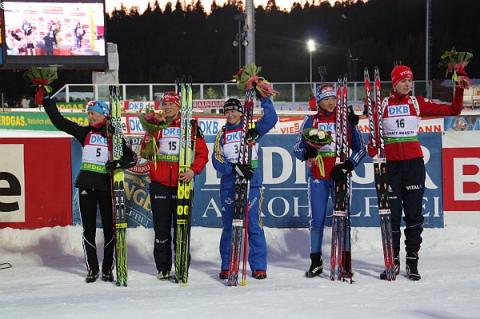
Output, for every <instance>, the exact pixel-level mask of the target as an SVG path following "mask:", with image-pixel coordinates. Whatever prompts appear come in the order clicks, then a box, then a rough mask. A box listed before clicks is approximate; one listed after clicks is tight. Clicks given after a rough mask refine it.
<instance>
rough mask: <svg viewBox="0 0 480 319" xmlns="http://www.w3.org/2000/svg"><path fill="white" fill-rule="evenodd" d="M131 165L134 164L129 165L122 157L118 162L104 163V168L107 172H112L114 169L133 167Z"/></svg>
mask: <svg viewBox="0 0 480 319" xmlns="http://www.w3.org/2000/svg"><path fill="white" fill-rule="evenodd" d="M132 164H134V163H131V162H130V161H128V160H127V158H125V157H122V158H120V159H118V160H111V161H107V162H106V163H105V168H106V169H107V171H110V172H113V171H114V170H116V169H120V168H129V167H132V166H134V165H132Z"/></svg>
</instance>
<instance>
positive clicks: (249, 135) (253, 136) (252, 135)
mask: <svg viewBox="0 0 480 319" xmlns="http://www.w3.org/2000/svg"><path fill="white" fill-rule="evenodd" d="M258 135H259V134H258V132H257V130H256V129H255V128H251V129H249V130H248V132H247V135H245V142H247V143H248V142H249V141H250V140H254V141H255V140H256V138H257V137H258Z"/></svg>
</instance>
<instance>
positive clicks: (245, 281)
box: [240, 279, 248, 287]
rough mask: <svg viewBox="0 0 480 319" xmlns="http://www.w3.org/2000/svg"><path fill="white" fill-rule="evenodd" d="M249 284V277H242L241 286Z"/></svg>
mask: <svg viewBox="0 0 480 319" xmlns="http://www.w3.org/2000/svg"><path fill="white" fill-rule="evenodd" d="M247 284H248V283H247V279H242V280H240V286H243V287H245V286H246V285H247Z"/></svg>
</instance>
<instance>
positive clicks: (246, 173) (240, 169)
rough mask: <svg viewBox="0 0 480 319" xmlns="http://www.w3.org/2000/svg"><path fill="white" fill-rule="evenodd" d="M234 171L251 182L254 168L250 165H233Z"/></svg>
mask: <svg viewBox="0 0 480 319" xmlns="http://www.w3.org/2000/svg"><path fill="white" fill-rule="evenodd" d="M232 170H233V171H234V172H235V173H236V174H237V175H239V176H241V177H245V178H246V179H248V180H250V179H252V177H253V168H252V165H249V164H232Z"/></svg>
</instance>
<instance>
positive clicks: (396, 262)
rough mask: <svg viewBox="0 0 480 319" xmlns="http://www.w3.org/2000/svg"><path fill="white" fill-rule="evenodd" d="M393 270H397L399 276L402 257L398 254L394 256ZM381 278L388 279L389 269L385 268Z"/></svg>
mask: <svg viewBox="0 0 480 319" xmlns="http://www.w3.org/2000/svg"><path fill="white" fill-rule="evenodd" d="M393 271H394V272H395V276H397V275H398V274H399V273H400V257H398V256H396V257H394V258H393ZM380 279H381V280H387V271H386V270H384V271H383V272H382V273H381V274H380Z"/></svg>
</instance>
